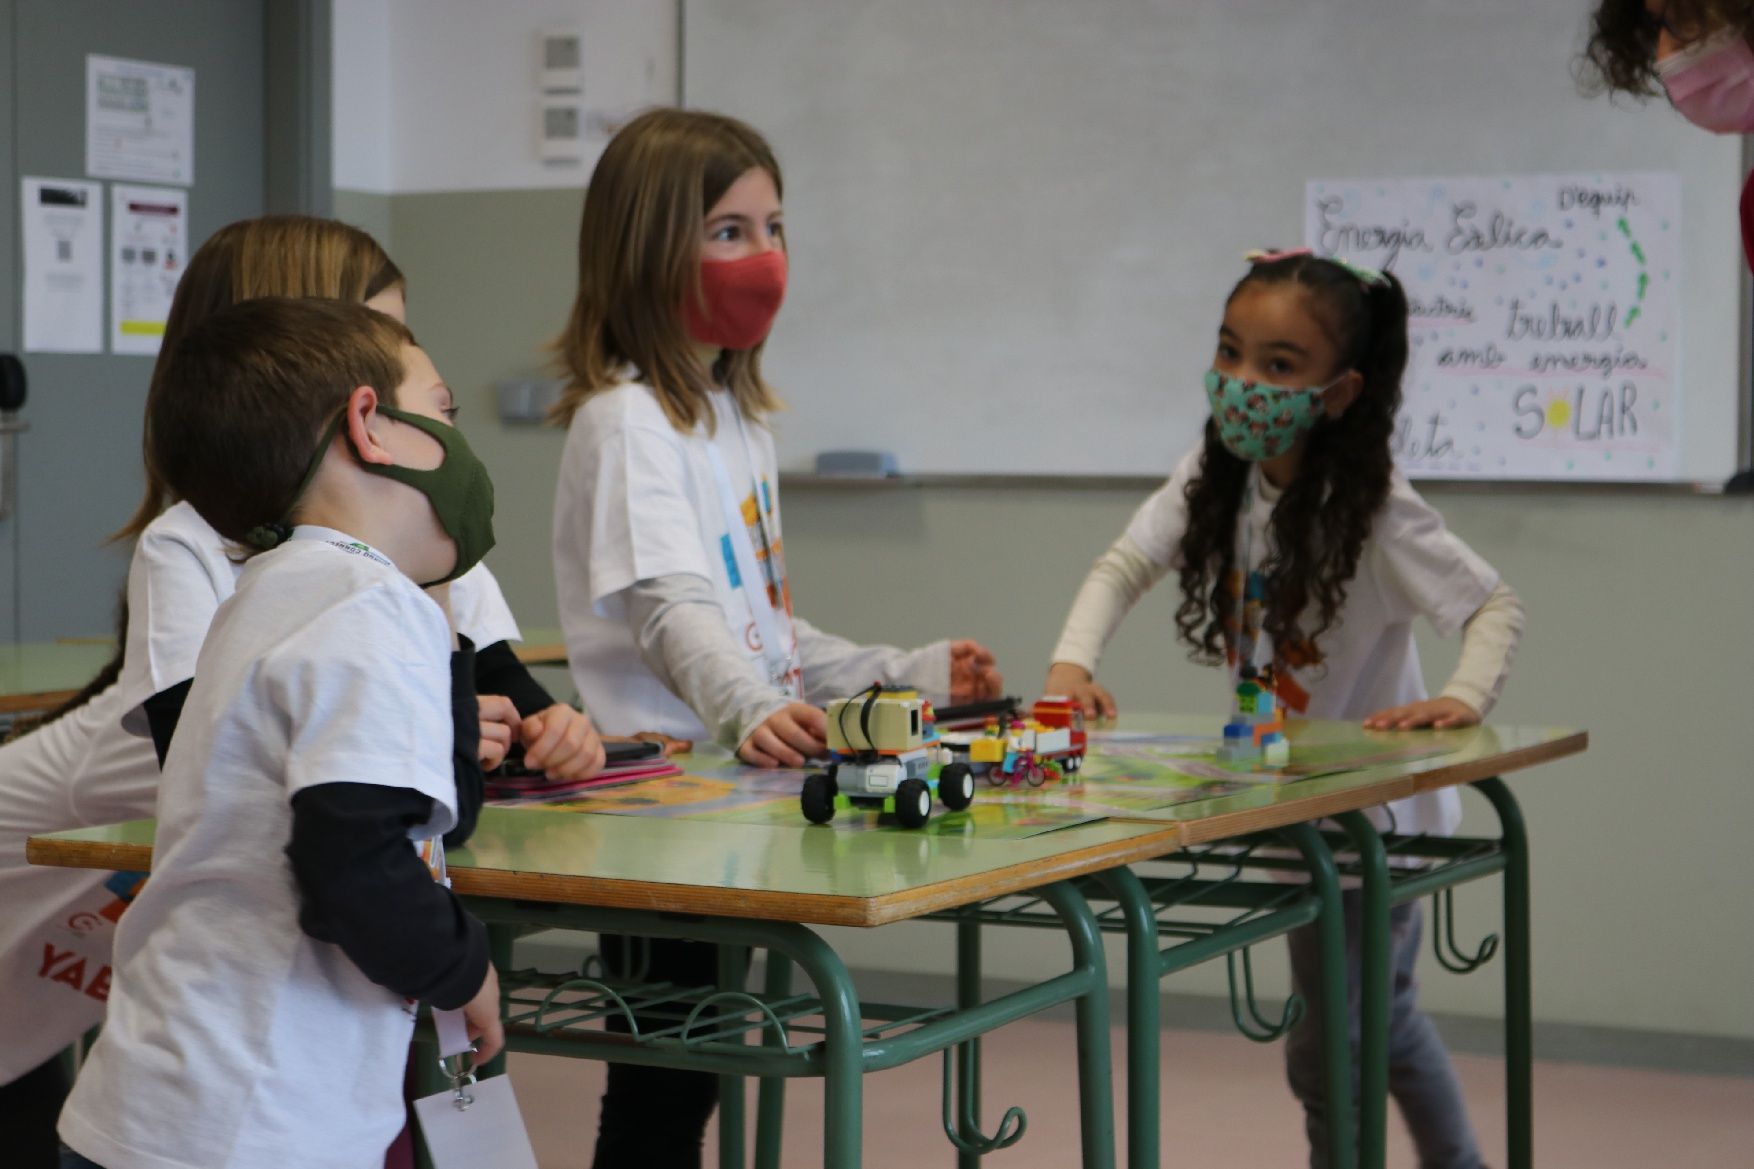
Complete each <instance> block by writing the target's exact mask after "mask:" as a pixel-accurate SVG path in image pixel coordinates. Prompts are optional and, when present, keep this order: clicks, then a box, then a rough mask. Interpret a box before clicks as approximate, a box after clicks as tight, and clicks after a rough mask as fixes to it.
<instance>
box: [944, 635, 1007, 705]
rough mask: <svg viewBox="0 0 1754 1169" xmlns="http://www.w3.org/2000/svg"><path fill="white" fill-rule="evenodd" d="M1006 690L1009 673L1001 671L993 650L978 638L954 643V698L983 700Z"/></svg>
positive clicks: (963, 700) (951, 653) (957, 700)
mask: <svg viewBox="0 0 1754 1169" xmlns="http://www.w3.org/2000/svg"><path fill="white" fill-rule="evenodd" d="M1004 692H1005V676H1004V675H1003V674H1001V673H999V670H998V667H997V665H996V664H995V662H994V659H993V651H992V650H990V649H988V648H987V647H986V646H984V645H982V644H981V643H980V642H978V641H972V640H969V639H968V638H963V639H961V640H959V641H953V642H951V643H950V701H951V702H952V703H962V702H979V701H981V700H982V699H984V698H997V697H999V696H1000V695H1001V694H1003V693H1004Z"/></svg>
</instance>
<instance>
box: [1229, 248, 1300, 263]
mask: <svg viewBox="0 0 1754 1169" xmlns="http://www.w3.org/2000/svg"><path fill="white" fill-rule="evenodd" d="M1309 254H1310V250H1309V249H1308V248H1285V249H1283V250H1281V251H1277V252H1267V251H1262V250H1261V249H1259V248H1256V249H1255V250H1254V251H1252V252H1244V253H1243V254H1242V258H1243V259H1245V260H1247V261H1248V262H1249V263H1251V264H1273V263H1277V262H1278V261H1280V260H1289V259H1291V257H1293V256H1307V255H1309Z"/></svg>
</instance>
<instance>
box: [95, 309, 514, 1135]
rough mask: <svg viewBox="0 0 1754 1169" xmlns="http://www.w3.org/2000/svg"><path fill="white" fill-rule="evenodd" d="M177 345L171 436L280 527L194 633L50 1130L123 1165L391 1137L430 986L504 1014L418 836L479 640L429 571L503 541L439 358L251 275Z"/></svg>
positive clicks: (218, 510) (442, 574)
mask: <svg viewBox="0 0 1754 1169" xmlns="http://www.w3.org/2000/svg"><path fill="white" fill-rule="evenodd" d="M169 360H170V362H171V367H170V370H169V372H168V374H167V378H166V381H165V384H166V387H167V389H166V392H165V393H164V394H162V395H161V396H159V397H158V398H155V400H154V402H153V404H152V408H151V416H150V417H149V419H148V433H149V435H150V436H151V438H150V443H151V447H152V450H151V456H152V458H153V459H154V465H155V466H156V467H158V468H159V469H160V470H161V471H162V473H163V474H164V477H165V479H166V481H167V483H168V484H169V486H170V487H171V489H172V490H174V491H175V492H176V493H177V494H178V495H179V496H181V497H182V498H184V499H186V500H187V501H189V503H190V504H191V505H192V506H193V507H194V508H195V509H196V510H197V511H198V512H199V513H200V515H201V517H202V518H203V519H205V520H206V521H207V522H208V523H209V524H211V525H212V526H213V527H214V528H215V529H216V530H217V531H218V532H219V533H220V534H221V535H223V536H225V537H226V538H227V539H229V540H232V541H235V542H237V543H238V544H240V545H244V544H246V543H248V544H250V545H252V546H254V547H257V548H262V547H263V546H265V545H272V547H269V548H267V549H266V550H263V551H261V552H259V554H257V555H255V556H253V557H252V558H251V559H250V560H249V562H248V563H247V564H246V565H245V567H244V569H243V572H242V575H241V576H240V577H239V580H238V585H237V591H236V592H235V593H234V594H233V595H232V597H231V598H230V599H229V600H227V601H226V602H225V603H224V604H223V605H222V606H221V607H220V609H219V612H218V614H217V615H216V616H215V618H214V621H213V624H212V626H211V628H210V631H209V633H208V635H207V639H206V642H205V643H204V645H203V647H202V650H201V656H200V659H199V663H198V665H197V668H196V671H195V679H194V683H193V686H192V688H191V689H190V691H189V695H188V699H187V701H186V703H185V706H184V711H183V715H182V718H181V720H180V729H179V731H178V733H177V735H176V737H175V738H174V739H173V740H172V743H171V747H170V753H169V756H168V758H167V760H166V763H165V770H164V777H163V782H162V786H161V788H160V794H159V805H158V808H159V816H158V835H157V839H156V841H155V856H154V868H153V874H152V878H151V880H150V881H148V882H147V884H146V887H145V889H144V890H143V891H142V892H141V894H140V896H139V897H138V898H137V899H136V901H135V902H134V904H133V906H132V908H131V909H130V910H129V913H128V914H127V915H126V916H125V917H124V918H123V919H122V921H121V923H120V924H119V925H118V927H117V930H116V941H115V967H116V977H115V983H114V989H113V991H112V993H111V997H110V1001H109V1011H110V1013H109V1020H108V1022H107V1023H106V1026H105V1028H104V1031H103V1035H102V1037H101V1038H100V1039H99V1041H98V1043H97V1045H96V1046H95V1047H94V1049H93V1051H92V1055H91V1058H90V1059H89V1061H88V1062H87V1063H86V1065H85V1067H84V1068H83V1070H82V1071H81V1073H80V1077H79V1081H78V1083H77V1084H76V1085H75V1087H74V1089H73V1094H72V1095H71V1097H69V1100H68V1104H67V1107H66V1110H65V1111H64V1112H63V1113H62V1117H61V1124H60V1133H61V1136H62V1139H63V1140H64V1141H65V1142H66V1143H67V1145H68V1146H69V1147H70V1148H71V1149H72V1150H73V1152H74V1153H75V1154H76V1155H77V1156H79V1157H82V1158H85V1159H87V1160H88V1161H89V1163H92V1164H96V1165H100V1166H104V1167H106V1169H129V1167H131V1166H146V1165H161V1164H169V1163H173V1162H174V1163H177V1164H200V1165H216V1166H217V1165H253V1164H274V1163H282V1162H284V1163H292V1162H294V1161H295V1160H296V1161H297V1162H298V1163H300V1164H303V1165H315V1166H322V1167H325V1169H330V1167H332V1169H356V1167H357V1169H365V1167H367V1166H374V1167H375V1166H378V1165H381V1164H382V1161H383V1155H384V1150H385V1147H386V1146H387V1145H388V1144H389V1143H390V1141H391V1140H392V1139H393V1138H394V1137H395V1136H396V1134H397V1132H398V1130H399V1129H400V1128H401V1126H402V1122H403V1106H402V1098H401V1086H402V1072H403V1062H404V1059H405V1056H406V1053H407V1049H408V1042H409V1038H410V1034H411V1031H412V1028H413V1022H414V1018H413V1016H414V1006H415V1004H416V1003H417V1002H419V1001H425V1002H429V1003H431V1004H432V1005H433V1006H435V1007H439V1008H447V1009H457V1008H460V1009H461V1010H462V1012H463V1014H464V1017H465V1018H466V1020H467V1022H468V1025H469V1030H470V1032H471V1034H472V1035H474V1036H477V1037H479V1040H480V1047H481V1051H480V1053H479V1055H480V1058H482V1059H486V1058H489V1057H491V1055H492V1054H493V1053H494V1052H495V1051H497V1050H498V1048H499V1047H500V1046H501V1045H502V1043H503V1033H502V1031H501V1028H500V1022H499V990H498V981H497V978H496V976H495V975H494V972H493V968H492V966H491V964H490V963H489V961H488V954H487V945H486V936H485V931H484V930H483V928H482V926H481V924H480V923H479V922H477V921H476V920H474V919H473V918H472V917H470V916H469V915H468V914H466V913H465V912H463V910H462V908H461V906H460V905H459V904H458V902H457V901H456V899H455V897H453V896H452V894H451V893H450V892H449V890H448V889H446V888H444V887H443V886H442V885H440V884H439V883H437V882H436V881H435V880H434V879H433V875H432V872H431V871H430V870H429V868H428V866H427V864H426V863H425V862H424V861H423V860H422V857H421V854H419V853H417V851H416V848H417V845H419V846H421V847H423V848H425V849H426V850H427V851H428V853H429V854H430V853H431V852H432V851H433V849H434V847H435V846H436V844H437V841H436V840H435V839H434V838H436V837H437V836H439V835H440V834H442V833H444V832H446V831H448V830H450V829H451V828H452V827H453V826H455V825H457V824H458V823H460V822H465V821H468V820H471V819H472V818H473V814H474V812H475V808H474V807H470V806H467V805H469V804H470V803H472V802H475V801H478V800H479V790H480V789H479V786H478V782H477V783H476V784H470V783H467V782H465V783H459V782H458V776H459V774H460V772H461V770H462V769H464V768H466V767H468V766H475V767H477V768H478V766H479V765H478V764H476V763H475V762H474V760H475V746H476V744H475V735H476V734H477V726H478V724H477V716H476V707H475V697H474V693H473V669H472V663H471V662H470V660H469V658H470V654H471V652H472V647H470V646H469V644H468V643H467V641H466V640H462V641H459V639H458V638H457V637H456V635H455V634H454V633H452V632H451V630H450V627H449V623H448V620H447V615H446V613H445V611H444V609H443V607H442V603H441V602H435V600H434V598H433V596H431V595H429V594H428V593H426V592H423V591H422V589H421V587H420V585H421V584H422V583H425V582H439V581H446V580H449V579H452V578H453V577H455V576H457V575H458V574H460V573H461V572H463V571H465V570H466V569H467V568H468V567H469V566H470V565H471V564H472V563H473V562H474V561H475V560H477V559H479V557H480V555H481V553H483V552H484V551H485V550H486V547H487V546H488V545H489V544H491V541H492V535H491V531H492V528H491V517H492V497H491V485H490V484H488V483H487V479H486V474H485V472H484V471H482V470H481V468H480V464H479V463H478V462H477V461H476V460H475V459H474V457H473V455H471V454H470V452H469V450H468V447H467V445H466V444H464V443H463V442H462V441H461V438H460V436H456V435H455V432H453V431H450V429H449V428H448V427H447V426H446V425H445V418H446V414H447V411H449V410H450V408H451V400H450V390H449V389H448V388H447V387H446V386H445V385H444V383H443V381H441V380H440V379H439V377H438V374H437V372H436V371H435V370H434V369H433V367H432V363H431V362H430V361H429V360H428V359H427V357H426V355H425V354H424V353H422V352H421V350H420V349H418V348H417V347H416V346H415V344H414V339H413V337H412V336H411V335H410V334H409V333H408V331H407V330H406V328H404V327H403V326H402V325H400V324H398V323H397V322H395V321H393V320H391V319H390V318H388V317H384V316H382V315H380V314H378V313H375V312H373V311H372V310H370V309H367V308H365V307H364V306H362V305H356V304H349V303H344V302H340V301H294V300H274V299H267V300H253V301H246V302H243V303H241V304H238V305H235V306H233V307H231V308H229V309H226V310H223V311H221V312H219V313H217V314H215V315H214V316H212V317H211V318H209V319H208V320H206V321H204V322H202V323H201V324H200V325H198V326H196V327H195V328H193V329H192V330H191V331H190V332H189V334H188V335H187V336H186V337H185V338H184V339H183V340H182V342H181V343H180V344H179V345H178V346H177V347H176V349H175V350H174V351H173V352H172V353H171V354H170V355H169ZM313 441H315V442H317V444H318V446H317V449H316V453H315V455H314V456H313V455H312V453H311V451H312V447H311V444H312V442H313ZM435 591H436V592H438V593H439V594H440V595H441V597H442V594H443V590H442V589H440V590H435ZM476 779H477V781H478V772H477V776H476ZM470 789H472V792H471V790H470ZM471 795H473V800H472V799H471Z"/></svg>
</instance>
